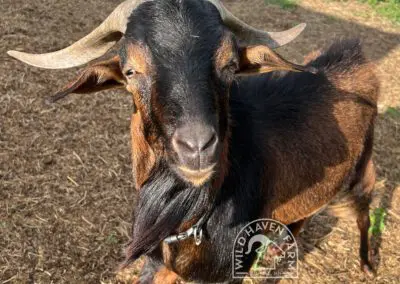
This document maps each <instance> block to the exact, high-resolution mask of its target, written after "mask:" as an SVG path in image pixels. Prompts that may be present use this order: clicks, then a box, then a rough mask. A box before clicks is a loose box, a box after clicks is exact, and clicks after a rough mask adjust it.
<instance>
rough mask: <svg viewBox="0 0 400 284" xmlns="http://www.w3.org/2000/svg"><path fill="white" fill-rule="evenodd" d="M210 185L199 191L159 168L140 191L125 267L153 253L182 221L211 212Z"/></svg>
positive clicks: (160, 166)
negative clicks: (144, 255)
mask: <svg viewBox="0 0 400 284" xmlns="http://www.w3.org/2000/svg"><path fill="white" fill-rule="evenodd" d="M210 190H211V189H210V186H209V185H205V186H202V187H199V188H196V187H193V186H190V185H188V184H187V183H185V182H183V181H181V180H179V179H178V178H177V176H176V175H175V173H173V172H172V171H171V170H170V169H169V168H168V167H167V166H165V165H159V166H157V167H156V169H155V170H154V171H153V175H152V176H151V178H150V179H149V181H147V182H146V183H145V184H144V185H143V187H142V188H141V189H140V190H139V192H138V193H139V195H138V200H137V205H136V208H135V213H134V221H133V236H132V241H131V242H130V244H129V247H128V250H127V259H126V262H125V265H124V266H127V265H129V264H130V263H132V262H134V261H135V260H136V259H138V258H139V257H140V256H141V255H143V254H148V253H150V252H152V251H153V250H154V249H156V248H157V246H158V245H159V244H160V243H161V242H162V241H163V240H164V239H165V238H167V237H168V236H170V235H173V234H175V233H177V230H178V228H179V227H180V225H182V224H183V223H184V222H187V221H193V220H196V221H197V220H198V219H199V218H201V216H202V215H203V214H205V213H206V212H207V210H210V209H211V205H212V202H211V199H212V198H210V196H211V195H210Z"/></svg>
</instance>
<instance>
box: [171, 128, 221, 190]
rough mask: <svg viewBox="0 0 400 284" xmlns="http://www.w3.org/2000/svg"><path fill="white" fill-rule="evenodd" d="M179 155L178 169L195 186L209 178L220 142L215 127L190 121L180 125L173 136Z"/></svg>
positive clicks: (173, 143) (174, 148)
mask: <svg viewBox="0 0 400 284" xmlns="http://www.w3.org/2000/svg"><path fill="white" fill-rule="evenodd" d="M172 148H173V150H174V151H175V152H176V155H177V162H178V164H179V165H178V166H177V171H178V173H179V174H180V175H181V176H182V177H183V178H184V179H185V180H186V181H189V182H190V183H192V184H193V185H195V186H200V185H202V184H204V183H205V182H206V181H207V180H209V179H210V178H211V176H212V174H213V171H214V167H215V165H216V163H217V159H218V152H219V148H220V143H219V139H218V135H217V132H216V131H215V129H214V127H212V126H209V125H204V124H201V123H189V124H187V125H185V126H183V127H179V128H178V129H177V130H176V131H175V134H174V135H173V137H172Z"/></svg>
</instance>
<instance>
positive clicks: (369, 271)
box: [361, 261, 376, 279]
mask: <svg viewBox="0 0 400 284" xmlns="http://www.w3.org/2000/svg"><path fill="white" fill-rule="evenodd" d="M361 270H362V271H363V272H364V274H365V275H366V276H367V277H368V278H369V279H373V278H375V277H376V272H375V270H374V268H373V267H372V265H371V263H369V262H364V261H361Z"/></svg>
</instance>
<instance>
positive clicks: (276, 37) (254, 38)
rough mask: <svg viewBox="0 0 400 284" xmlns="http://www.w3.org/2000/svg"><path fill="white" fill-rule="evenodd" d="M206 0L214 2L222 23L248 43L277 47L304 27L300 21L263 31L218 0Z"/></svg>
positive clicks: (298, 33) (291, 39)
mask: <svg viewBox="0 0 400 284" xmlns="http://www.w3.org/2000/svg"><path fill="white" fill-rule="evenodd" d="M207 1H209V2H211V3H212V4H214V6H215V7H216V8H217V9H218V11H219V13H220V15H221V18H222V20H223V21H224V24H225V25H226V26H227V27H229V28H230V29H231V30H232V31H233V32H234V33H235V35H237V36H238V38H239V39H241V40H242V41H243V42H245V43H246V44H249V45H257V44H263V45H266V46H268V47H269V48H272V49H274V48H278V47H280V46H283V45H285V44H287V43H289V42H291V41H293V40H294V39H295V38H296V37H297V36H298V35H300V34H301V32H302V31H303V30H304V29H305V27H306V24H305V23H302V24H299V25H297V26H295V27H293V28H291V29H289V30H286V31H282V32H265V31H262V30H258V29H256V28H254V27H252V26H250V25H248V24H246V23H245V22H243V21H241V20H240V19H238V18H237V17H235V15H233V14H232V13H231V12H230V11H229V10H228V9H227V8H226V7H225V6H224V5H223V4H222V2H221V1H220V0H207Z"/></svg>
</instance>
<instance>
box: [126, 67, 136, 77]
mask: <svg viewBox="0 0 400 284" xmlns="http://www.w3.org/2000/svg"><path fill="white" fill-rule="evenodd" d="M135 74H136V72H135V70H133V69H129V70H127V71H126V72H125V76H126V77H127V78H132V77H133V76H135Z"/></svg>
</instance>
